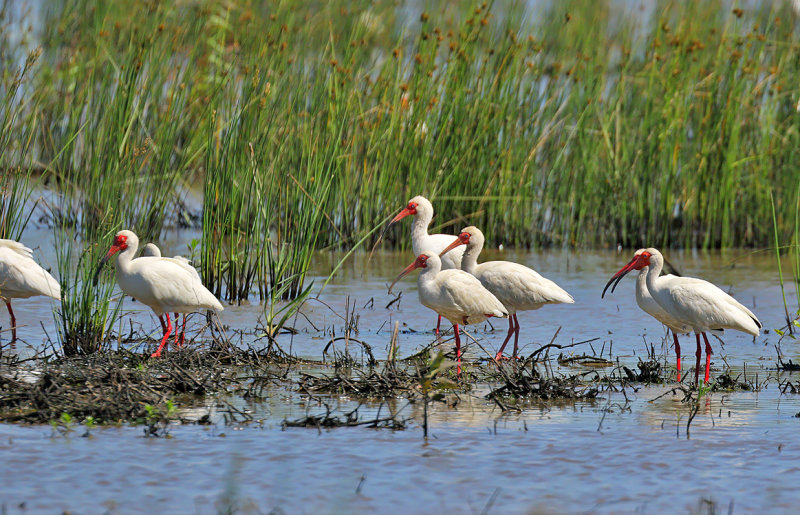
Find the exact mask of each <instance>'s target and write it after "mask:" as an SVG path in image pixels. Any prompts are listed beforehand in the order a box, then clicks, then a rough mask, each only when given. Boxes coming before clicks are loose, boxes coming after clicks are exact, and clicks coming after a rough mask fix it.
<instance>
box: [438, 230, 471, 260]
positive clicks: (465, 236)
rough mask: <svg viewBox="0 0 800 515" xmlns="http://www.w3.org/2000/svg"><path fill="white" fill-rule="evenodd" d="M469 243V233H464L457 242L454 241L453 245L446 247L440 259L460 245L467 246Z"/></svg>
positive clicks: (440, 254)
mask: <svg viewBox="0 0 800 515" xmlns="http://www.w3.org/2000/svg"><path fill="white" fill-rule="evenodd" d="M467 243H469V233H468V232H462V233H461V234H459V235H458V237H457V238H456V239H455V240H453V243H451V244H450V245H448V246H447V247H445V249H444V250H443V251H441V252H440V253H439V257H442V256H444V255H445V254H447V253H448V252H450V251H451V250H453V249H454V248H456V247H458V246H459V245H466V244H467Z"/></svg>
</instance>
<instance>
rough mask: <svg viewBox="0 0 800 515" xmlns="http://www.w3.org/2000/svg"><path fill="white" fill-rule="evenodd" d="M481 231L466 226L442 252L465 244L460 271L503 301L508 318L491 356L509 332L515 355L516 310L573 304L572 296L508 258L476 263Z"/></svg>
mask: <svg viewBox="0 0 800 515" xmlns="http://www.w3.org/2000/svg"><path fill="white" fill-rule="evenodd" d="M484 241H485V240H484V237H483V233H482V232H481V231H480V229H478V228H477V227H472V226H470V227H467V228H466V229H463V230H462V231H461V234H459V235H458V238H456V240H455V241H454V242H453V243H451V244H450V245H449V246H448V247H446V248H445V249H444V250H443V251H442V253H443V254H444V255H445V256H446V255H447V254H449V253H450V252H452V251H453V250H454V249H456V248H457V247H458V246H460V245H466V250H465V251H464V256H463V258H462V259H461V270H463V271H465V272H468V273H470V274H472V275H474V276H475V277H476V278H477V279H478V280H479V281H480V282H481V284H482V285H483V286H484V287H485V288H486V289H487V290H489V291H490V292H492V293H493V294H494V296H495V297H497V299H498V300H499V301H500V302H502V303H503V306H505V308H506V311H507V312H508V314H509V317H508V334H507V335H506V339H505V340H504V341H503V345H502V346H501V347H500V350H499V351H498V352H497V355H496V356H495V360H497V361H499V360H500V359H502V357H503V350H504V349H505V348H506V345H507V344H508V341H509V340H510V339H511V335H512V334H513V335H514V352H513V354H512V356H513V357H514V358H516V357H517V349H518V347H519V320H518V319H517V312H518V311H529V310H533V309H539V308H541V307H542V306H544V305H545V304H574V303H575V299H573V298H572V295H570V294H569V293H567V292H566V291H564V290H563V289H562V288H561V287H560V286H559V285H557V284H556V283H554V282H553V281H551V280H550V279H546V278H544V277H542V276H541V275H540V274H539V273H538V272H536V271H535V270H533V269H531V268H528V267H527V266H523V265H520V264H519V263H512V262H511V261H487V262H485V263H481V264H478V255H480V253H481V250H482V249H483V243H484Z"/></svg>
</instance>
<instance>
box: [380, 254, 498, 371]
mask: <svg viewBox="0 0 800 515" xmlns="http://www.w3.org/2000/svg"><path fill="white" fill-rule="evenodd" d="M417 268H421V269H422V272H420V274H419V278H418V279H417V290H418V293H419V301H420V303H421V304H422V305H423V306H425V307H428V308H430V309H432V310H434V311H436V312H437V313H438V314H439V316H443V317H444V318H446V319H447V320H449V321H450V323H451V324H453V331H454V332H455V338H456V360H457V361H458V373H459V374H460V373H461V337H460V335H459V329H458V326H459V324H463V325H467V324H475V323H478V322H482V321H484V320H486V319H487V318H489V317H499V318H505V317H507V316H508V310H506V308H505V306H503V304H502V303H501V302H500V301H499V300H497V298H496V297H495V296H494V295H492V292H490V291H489V290H487V289H486V288H484V287H483V285H481V283H480V281H478V279H476V278H475V277H474V276H472V275H470V274H468V273H466V272H464V271H462V270H452V269H451V270H442V261H441V259H439V256H438V255H437V254H436V253H435V252H432V251H430V250H427V251H425V252H422V253H421V254H420V255H419V256H417V258H416V259H415V260H414V262H413V263H411V264H410V265H408V266H407V267H406V268H405V269H404V270H403V271H402V272H400V275H398V276H397V278H396V279H395V280H394V282H392V285H391V286H389V291H390V292H391V291H392V287H393V286H394V285H395V284H396V283H397V281H399V280H400V279H401V278H402V277H403V276H405V275H406V274H408V273H409V272H411V271H413V270H416V269H417Z"/></svg>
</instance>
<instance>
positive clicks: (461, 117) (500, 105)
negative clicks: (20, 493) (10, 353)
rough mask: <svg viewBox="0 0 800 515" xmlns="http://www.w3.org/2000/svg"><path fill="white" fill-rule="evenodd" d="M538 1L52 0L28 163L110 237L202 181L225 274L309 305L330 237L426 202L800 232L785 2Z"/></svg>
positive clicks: (613, 240) (168, 208) (671, 232)
mask: <svg viewBox="0 0 800 515" xmlns="http://www.w3.org/2000/svg"><path fill="white" fill-rule="evenodd" d="M526 6H527V4H526V3H518V4H511V5H509V4H508V3H505V2H503V3H501V2H458V3H453V2H436V1H434V2H428V3H425V4H424V6H421V7H420V9H421V8H424V9H425V10H424V11H422V10H419V9H418V8H416V7H414V6H409V5H398V4H397V3H396V2H391V1H389V0H378V1H376V2H366V1H357V2H351V3H348V4H340V3H334V2H311V3H305V4H302V3H301V4H298V3H297V2H293V1H289V0H275V1H272V2H268V3H263V2H255V1H251V0H212V1H208V2H202V3H181V2H161V3H158V2H137V1H133V0H122V1H120V2H108V3H99V4H98V3H96V2H91V1H89V0H63V1H61V2H55V3H52V4H48V11H47V14H46V18H45V20H46V21H45V23H44V24H43V27H42V30H41V31H40V34H39V36H40V41H39V42H40V44H41V49H42V56H41V58H40V59H39V60H38V61H36V62H35V63H34V64H33V65H32V66H31V67H30V70H29V71H28V72H27V73H26V74H25V75H24V77H23V80H22V81H21V83H20V84H21V87H22V88H23V90H24V95H21V96H20V95H14V96H11V97H6V100H5V101H4V102H5V104H4V106H3V107H0V109H2V110H3V111H2V112H3V113H10V112H13V113H15V114H14V116H13V117H12V118H7V120H9V119H10V120H11V122H10V123H11V131H10V134H13V136H9V137H11V138H12V139H13V140H14V142H15V143H14V145H16V146H13V145H12V147H13V148H20V144H21V142H23V141H26V138H27V140H29V141H30V143H28V144H27V145H28V146H27V148H28V152H27V153H28V154H30V156H25V157H24V158H23V156H22V155H21V154H14V155H13V156H12V157H13V159H12V164H11V166H14V165H13V161H14V160H21V161H23V162H22V163H19V166H21V167H22V169H23V170H24V169H25V168H26V166H25V165H26V163H38V164H37V167H40V168H41V169H42V170H43V172H44V174H45V177H46V178H47V180H48V181H50V182H49V184H51V185H53V187H54V188H56V189H57V190H58V191H59V192H60V193H61V194H62V195H63V197H64V199H65V200H64V202H63V203H62V206H61V211H60V212H59V213H58V214H59V215H60V216H62V217H64V218H65V219H66V220H67V221H71V223H73V224H75V225H76V227H77V230H76V234H78V237H79V238H80V244H81V245H85V246H86V247H87V248H88V247H91V246H93V245H97V244H99V243H100V240H101V239H102V238H104V237H106V235H107V234H108V232H109V231H111V230H112V228H117V227H122V226H123V225H124V226H126V227H129V228H132V229H134V230H135V231H137V233H139V234H140V236H142V238H143V240H144V239H146V238H154V237H156V236H157V235H158V233H159V232H160V231H161V229H162V228H163V227H164V225H165V224H169V223H173V220H174V215H175V211H176V210H177V209H178V203H177V202H175V199H176V198H180V197H181V196H182V195H184V194H185V192H186V190H187V189H189V188H192V187H194V186H197V187H198V188H197V189H199V190H202V192H203V200H202V202H203V217H202V220H203V222H202V223H203V238H202V247H201V257H202V263H201V267H202V275H203V278H204V281H206V283H207V285H208V286H209V287H210V288H211V289H212V291H214V292H216V293H217V294H218V295H220V296H221V297H223V298H225V299H228V300H230V301H241V300H244V299H246V298H248V297H250V296H256V297H258V298H259V299H262V300H264V301H265V302H267V303H269V302H272V301H273V300H274V299H277V298H280V299H292V298H295V299H296V298H300V297H303V296H304V292H306V291H307V289H308V287H309V284H308V282H307V281H306V276H307V272H308V267H309V266H310V263H311V262H312V259H313V253H314V252H315V251H318V250H320V249H336V250H345V251H347V250H350V249H352V248H353V247H354V246H356V245H358V244H362V245H365V246H371V245H372V244H373V243H374V242H375V241H376V238H377V237H378V236H377V235H378V234H379V232H377V231H376V232H373V230H374V229H375V226H376V224H377V223H379V222H380V221H381V220H384V219H385V218H386V217H387V216H388V215H389V214H390V213H392V212H394V211H396V210H397V209H398V208H399V207H400V206H402V205H403V204H404V203H405V202H406V200H407V199H408V198H410V197H412V196H414V195H416V194H425V195H427V196H428V197H429V198H431V199H432V200H433V201H434V205H435V208H436V212H437V218H436V219H435V221H434V227H433V229H434V230H442V231H454V230H456V229H457V228H458V227H459V226H461V225H463V224H464V223H466V222H469V223H471V224H475V225H478V226H480V227H481V228H482V230H483V232H484V233H485V234H486V235H487V238H488V240H489V241H488V243H489V244H490V245H497V244H500V243H502V244H504V245H506V246H516V247H540V246H557V247H571V248H575V247H616V246H617V245H618V244H621V245H623V246H629V247H638V246H642V245H645V244H646V245H655V246H661V247H691V248H694V247H699V248H716V247H767V246H772V245H774V237H775V233H776V232H777V234H778V239H779V241H795V244H796V243H797V221H796V220H797V209H796V199H795V197H794V196H793V195H795V192H796V191H797V184H798V182H800V174H799V173H798V168H797V163H798V158H800V150H798V149H800V113H799V112H798V102H799V101H800V80H798V78H800V61H798V60H797V59H796V58H795V55H796V54H797V52H798V48H799V47H798V36H797V33H796V31H795V30H794V21H795V20H794V14H793V13H792V11H791V9H790V6H789V5H788V3H787V2H762V3H753V4H752V5H750V4H748V5H747V6H746V7H747V8H744V7H743V8H742V10H739V9H735V10H731V8H730V2H728V1H724V0H708V1H705V2H672V1H667V0H659V1H655V2H652V3H651V6H652V9H651V10H645V11H641V12H639V11H635V12H634V11H630V10H628V9H627V8H626V7H625V6H624V3H622V4H620V3H619V2H613V1H589V0H570V1H560V2H542V3H536V4H535V6H533V7H530V8H529V10H528V11H526V10H525V9H526ZM5 30H8V29H7V28H3V29H0V36H3V37H5V36H4V35H3V34H2V31H5ZM6 39H8V38H5V39H3V40H6ZM12 53H14V54H16V55H19V53H20V52H4V53H3V56H2V58H3V59H4V62H8V60H9V58H8V56H9V55H11V54H12ZM17 59H18V58H17ZM20 98H24V102H20V100H19V99H20ZM9 99H10V100H9ZM26 128H27V129H26ZM26 131H27V132H26ZM26 134H28V136H25V135H26ZM0 152H3V150H0ZM8 157H9V156H8V155H5V157H4V159H6V160H7V159H8ZM51 163H52V164H51ZM6 166H8V164H7V165H6ZM771 192H774V218H773V207H772V206H773V204H772V203H771V201H770V194H771ZM773 221H774V225H773ZM64 223H66V222H64ZM67 225H69V224H67ZM57 230H60V229H57ZM407 232H408V231H407V224H398V226H397V227H394V228H392V229H391V230H389V231H388V232H387V233H386V234H385V235H384V240H385V242H384V245H386V246H394V247H398V248H408V246H409V241H408V238H407ZM61 241H64V242H65V243H66V244H69V243H68V242H69V239H68V238H66V239H63V240H61ZM65 255H66V254H65ZM796 263H797V261H795V265H794V272H795V273H797V272H798V271H800V269H798V268H797V267H798V266H800V265H798V264H796ZM82 281H83V278H81V277H76V281H74V284H83V282H82ZM270 309H271V308H268V307H267V308H265V311H266V312H267V313H268V314H269V313H270V312H272V311H270Z"/></svg>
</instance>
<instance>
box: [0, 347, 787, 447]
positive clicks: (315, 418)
mask: <svg viewBox="0 0 800 515" xmlns="http://www.w3.org/2000/svg"><path fill="white" fill-rule="evenodd" d="M580 343H584V342H580ZM580 343H578V344H570V345H564V346H560V345H556V344H552V342H551V344H549V345H545V346H543V347H541V348H540V349H538V350H536V351H535V352H534V353H533V354H531V355H530V356H528V357H527V358H524V359H520V360H512V361H507V362H503V363H500V364H498V363H495V362H494V361H486V362H482V361H479V360H478V361H473V362H472V363H471V364H470V366H468V367H467V368H466V369H465V371H464V373H463V374H462V376H461V377H458V376H457V375H456V373H455V370H454V368H453V367H452V363H453V362H452V361H451V360H449V359H447V355H446V354H444V353H441V352H438V353H436V352H434V351H433V350H431V349H428V352H427V353H425V352H421V353H417V354H415V355H414V356H412V357H410V358H407V359H405V360H388V361H381V362H378V361H375V360H374V358H372V357H371V356H370V358H371V359H369V360H367V361H366V362H364V363H359V362H358V361H357V360H354V359H352V358H347V359H345V358H343V357H341V356H339V357H338V358H337V359H336V360H335V361H334V362H332V363H323V362H318V361H304V360H300V359H297V358H294V357H292V356H289V355H287V354H285V353H284V352H283V351H282V350H280V349H279V348H278V347H277V346H269V345H268V346H266V347H265V348H263V349H256V348H254V347H252V346H247V347H242V346H237V345H233V344H231V343H230V342H225V341H216V340H215V341H213V342H211V343H209V344H207V345H205V346H204V347H202V348H186V349H183V350H181V351H179V352H171V353H169V354H167V355H166V356H164V357H163V358H162V359H158V360H153V359H151V358H149V357H147V356H146V355H145V354H141V353H136V352H132V351H131V350H124V349H123V350H116V351H107V352H100V353H95V354H91V355H86V356H72V357H63V356H55V355H49V356H35V357H33V358H30V359H27V360H19V359H18V358H16V357H14V356H8V355H6V356H0V422H6V423H9V422H17V423H32V424H43V423H51V424H53V423H54V421H56V422H57V421H60V420H64V418H65V417H66V418H67V419H68V420H75V421H87V420H89V421H92V422H93V423H98V424H142V425H144V426H145V432H146V433H147V434H150V435H159V434H166V427H167V425H168V424H170V423H171V422H181V423H200V424H203V423H210V422H211V421H212V420H211V418H210V417H211V412H210V411H209V413H208V414H207V415H204V416H200V417H199V418H197V417H196V416H193V417H185V416H183V415H182V414H181V409H179V408H192V407H197V406H203V405H204V401H205V400H206V399H208V398H214V399H215V400H216V401H218V402H216V404H222V405H225V404H227V405H228V406H229V408H230V409H229V410H228V413H229V415H230V417H228V416H225V418H224V422H225V423H250V422H253V421H254V419H253V417H252V416H251V415H249V414H247V413H244V412H242V411H239V410H238V409H236V408H234V406H233V405H232V404H231V403H228V401H227V400H226V399H229V398H230V397H240V398H243V399H248V400H251V401H259V400H261V399H265V398H267V397H269V396H271V395H273V394H274V392H276V391H283V392H286V393H289V392H291V393H292V394H297V395H300V396H301V397H302V398H303V399H307V400H312V401H314V402H315V403H316V404H315V405H316V406H317V407H318V408H323V409H317V410H315V411H314V412H313V413H312V412H308V413H306V415H305V416H304V417H300V418H298V419H295V420H284V421H283V423H282V426H283V427H284V428H287V427H315V428H318V429H321V428H332V427H354V426H364V427H374V428H389V429H393V430H397V429H404V428H406V427H407V425H408V419H406V418H403V415H404V414H407V412H405V411H404V410H398V409H394V410H391V409H390V410H389V411H388V412H387V411H382V408H383V406H384V404H385V403H386V402H387V401H389V403H390V404H391V401H392V400H393V399H404V400H405V401H407V403H408V405H415V404H420V405H423V406H424V408H425V413H426V419H427V409H428V405H429V404H430V403H432V402H445V403H447V404H450V405H457V404H458V402H459V399H460V396H462V395H465V394H474V392H475V391H480V390H481V389H482V388H476V387H478V386H479V385H483V386H488V387H489V392H488V393H483V392H482V393H480V394H479V395H480V397H481V398H484V399H486V400H488V401H491V403H493V404H494V405H496V406H497V407H499V408H500V409H501V410H502V411H519V410H520V409H521V408H520V405H521V404H524V403H526V402H530V401H533V402H547V403H552V402H575V401H593V400H594V399H596V398H597V397H598V396H600V395H601V394H602V393H604V392H619V391H622V392H623V393H624V392H625V390H626V388H630V387H633V388H637V387H638V386H639V385H641V384H649V383H665V382H668V381H671V380H672V374H673V371H671V370H670V369H668V368H667V367H664V366H662V364H661V363H660V362H659V361H658V360H657V359H655V356H654V355H649V356H647V359H640V360H639V363H638V365H637V368H638V370H636V371H634V370H631V369H630V368H628V367H626V366H623V365H621V364H619V362H616V363H615V362H613V361H611V360H610V356H609V357H608V358H609V359H606V358H604V357H598V356H593V355H588V354H585V353H584V354H580V355H577V354H570V355H567V354H565V353H564V352H565V349H569V348H571V347H574V346H575V345H579V344H580ZM553 349H557V350H558V351H559V354H558V355H557V356H554V357H550V355H549V351H550V350H553ZM761 384H763V381H762V383H759V381H758V376H755V378H753V377H752V374H751V377H748V376H747V374H744V375H743V376H742V375H740V376H737V377H733V376H731V375H730V373H722V374H721V375H719V376H718V378H717V381H716V383H715V384H714V385H713V386H712V390H714V391H717V390H726V391H730V390H753V389H758V388H760V386H761ZM676 388H678V389H681V390H685V392H684V393H687V392H688V393H689V394H691V392H692V391H694V390H693V388H690V387H688V386H684V385H683V384H680V385H678V386H677V387H676ZM786 390H789V391H794V388H792V387H791V386H787V387H786ZM798 390H800V389H798ZM340 396H345V397H347V398H348V402H352V401H356V402H358V406H356V407H353V404H354V403H353V404H348V405H346V406H344V407H343V408H331V404H332V402H331V401H332V400H335V399H337V398H338V397H340ZM626 398H627V396H626ZM378 403H380V406H379V407H378V408H377V414H376V413H375V410H374V408H375V406H377V405H378ZM364 404H367V405H369V406H370V410H367V411H370V412H369V414H364V413H363V411H364V410H362V413H360V412H359V409H360V408H361V407H362V406H363V405H364ZM487 406H488V404H487Z"/></svg>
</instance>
